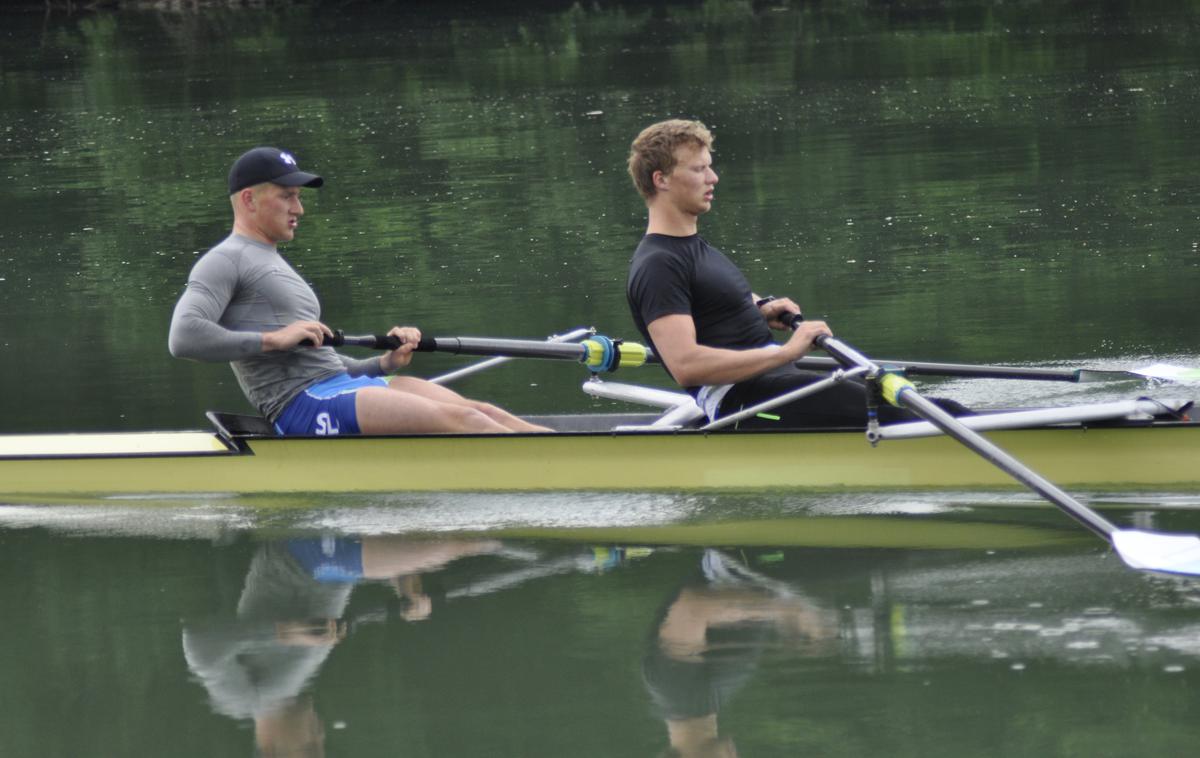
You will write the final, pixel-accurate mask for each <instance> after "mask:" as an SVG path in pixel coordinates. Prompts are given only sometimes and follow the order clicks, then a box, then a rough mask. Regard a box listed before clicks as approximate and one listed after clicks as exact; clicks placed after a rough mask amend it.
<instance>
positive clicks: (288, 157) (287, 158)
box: [279, 153, 296, 166]
mask: <svg viewBox="0 0 1200 758" xmlns="http://www.w3.org/2000/svg"><path fill="white" fill-rule="evenodd" d="M279 160H281V161H283V162H284V163H286V164H287V165H289V166H295V165H296V159H295V158H293V157H292V154H291V153H280V154H279Z"/></svg>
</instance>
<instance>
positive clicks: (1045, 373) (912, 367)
mask: <svg viewBox="0 0 1200 758" xmlns="http://www.w3.org/2000/svg"><path fill="white" fill-rule="evenodd" d="M875 363H876V364H877V365H879V366H882V367H883V368H885V369H888V370H889V371H903V372H904V373H906V374H922V375H926V376H965V377H972V378H977V379H1037V380H1042V381H1051V382H1078V381H1080V375H1081V373H1082V372H1081V371H1080V370H1079V369H1058V368H1038V367H1033V366H986V365H978V366H977V365H972V364H970V363H934V362H930V361H897V360H887V359H883V358H879V359H876V360H875ZM796 366H797V367H798V368H805V369H813V370H816V371H830V370H832V369H835V368H840V367H841V364H840V363H838V361H837V360H835V359H833V358H822V357H820V356H811V355H810V356H806V357H804V358H801V359H800V360H798V361H796Z"/></svg>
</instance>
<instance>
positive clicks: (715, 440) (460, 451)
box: [0, 424, 1200, 502]
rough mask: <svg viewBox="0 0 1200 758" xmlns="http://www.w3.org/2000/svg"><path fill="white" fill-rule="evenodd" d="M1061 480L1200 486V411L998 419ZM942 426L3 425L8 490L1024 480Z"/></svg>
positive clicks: (1035, 463) (1017, 448) (812, 485)
mask: <svg viewBox="0 0 1200 758" xmlns="http://www.w3.org/2000/svg"><path fill="white" fill-rule="evenodd" d="M987 436H988V437H990V438H991V439H993V440H994V441H995V442H996V443H997V444H999V445H1000V446H1001V447H1003V448H1005V449H1006V450H1008V451H1009V452H1010V453H1012V454H1013V455H1015V456H1016V457H1017V458H1018V459H1020V460H1021V461H1022V462H1024V463H1026V464H1027V465H1029V466H1030V467H1031V468H1033V469H1034V470H1036V471H1037V472H1039V473H1040V474H1042V475H1043V476H1045V477H1047V478H1049V479H1050V480H1052V481H1054V482H1055V483H1057V484H1059V485H1060V486H1062V487H1065V488H1069V489H1070V488H1074V489H1081V488H1083V489H1089V490H1129V489H1147V490H1156V491H1157V490H1173V491H1178V490H1193V491H1200V424H1166V425H1156V426H1152V427H1151V426H1146V427H1113V428H1108V427H1097V428H1089V429H1083V428H1048V429H1033V430H1019V431H1003V432H993V433H989V434H988V435H987ZM1016 486H1017V485H1016V484H1014V483H1013V482H1012V480H1010V479H1009V478H1008V477H1007V476H1006V475H1005V474H1003V473H1002V472H1000V471H998V470H997V469H996V468H995V467H993V466H992V465H991V464H989V463H987V462H986V461H984V460H982V459H981V458H979V457H978V456H976V455H975V454H973V453H971V452H970V451H968V450H966V449H965V448H963V447H962V446H961V445H959V444H958V443H957V442H955V441H953V440H950V439H948V438H945V437H930V438H922V439H913V440H903V441H889V442H883V443H881V444H880V445H879V446H877V447H874V448H872V447H871V446H870V445H868V444H867V442H866V440H865V438H864V435H863V434H862V433H861V432H852V431H846V432H840V431H813V432H774V431H772V432H761V433H750V432H720V433H709V434H705V433H700V432H674V433H671V432H667V433H638V432H632V433H567V434H553V435H504V436H431V435H422V436H395V437H333V438H330V437H325V438H321V437H314V438H281V437H261V438H259V437H248V438H245V439H241V440H238V441H237V446H236V447H232V446H230V445H227V444H226V443H225V442H224V441H223V439H222V438H221V437H219V436H217V435H215V434H210V433H206V432H182V433H145V434H111V435H26V436H7V437H0V498H2V499H4V500H6V501H8V502H12V501H13V499H14V498H19V497H21V496H25V495H30V496H32V495H56V494H59V495H71V494H79V495H85V494H90V495H97V494H106V493H120V494H148V493H161V494H173V493H221V492H230V493H266V492H279V493H286V492H401V491H408V492H414V491H518V490H627V491H628V490H633V491H643V490H678V491H703V490H713V491H745V490H767V489H779V490H793V489H818V490H831V489H855V490H879V489H892V488H909V489H932V488H938V489H976V488H1000V487H1016Z"/></svg>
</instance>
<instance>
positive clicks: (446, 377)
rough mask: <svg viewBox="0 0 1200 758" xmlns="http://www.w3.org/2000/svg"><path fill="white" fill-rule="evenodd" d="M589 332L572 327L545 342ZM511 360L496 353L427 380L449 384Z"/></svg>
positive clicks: (574, 338)
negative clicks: (493, 355)
mask: <svg viewBox="0 0 1200 758" xmlns="http://www.w3.org/2000/svg"><path fill="white" fill-rule="evenodd" d="M589 334H595V330H593V329H588V328H586V327H580V328H578V329H573V330H571V331H569V332H567V333H566V334H555V335H552V336H550V337H547V338H546V342H578V341H579V340H581V339H583V338H584V337H586V336H588V335H589ZM511 360H512V357H511V356H508V355H497V356H495V357H494V358H488V359H487V360H483V361H479V362H477V363H472V364H470V365H469V366H463V367H462V368H460V369H455V370H454V371H448V372H446V373H445V374H440V375H438V376H433V377H430V378H429V381H430V382H432V383H434V384H449V383H450V382H456V381H458V380H459V379H462V378H463V377H467V376H471V375H473V374H478V373H479V372H480V371H483V370H485V369H489V368H491V367H493V366H499V365H500V364H502V363H507V362H508V361H511Z"/></svg>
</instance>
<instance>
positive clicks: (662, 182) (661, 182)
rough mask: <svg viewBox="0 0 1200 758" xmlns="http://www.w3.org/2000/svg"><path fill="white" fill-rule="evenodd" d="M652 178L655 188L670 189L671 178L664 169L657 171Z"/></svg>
mask: <svg viewBox="0 0 1200 758" xmlns="http://www.w3.org/2000/svg"><path fill="white" fill-rule="evenodd" d="M650 180H651V181H653V182H654V188H655V189H658V190H665V189H669V188H670V185H671V180H670V178H669V177H668V176H667V175H666V174H664V173H663V172H662V171H655V172H654V173H653V174H651V175H650Z"/></svg>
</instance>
